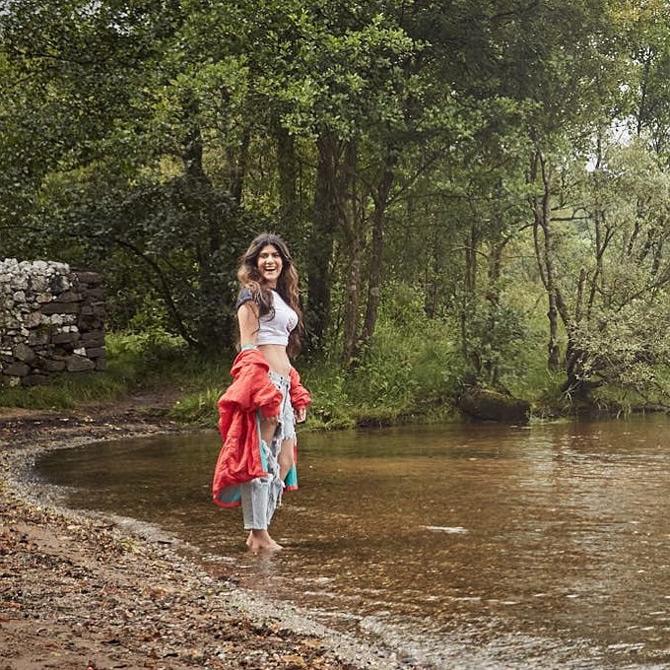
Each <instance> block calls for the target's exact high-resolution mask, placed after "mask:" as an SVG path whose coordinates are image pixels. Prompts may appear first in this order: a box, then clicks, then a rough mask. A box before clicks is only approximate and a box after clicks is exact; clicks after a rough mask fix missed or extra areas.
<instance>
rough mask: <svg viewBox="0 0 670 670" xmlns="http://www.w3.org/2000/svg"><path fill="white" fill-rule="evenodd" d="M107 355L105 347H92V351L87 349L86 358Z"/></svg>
mask: <svg viewBox="0 0 670 670" xmlns="http://www.w3.org/2000/svg"><path fill="white" fill-rule="evenodd" d="M104 355H105V348H104V347H91V348H90V349H89V348H88V347H86V356H88V358H100V357H102V356H104Z"/></svg>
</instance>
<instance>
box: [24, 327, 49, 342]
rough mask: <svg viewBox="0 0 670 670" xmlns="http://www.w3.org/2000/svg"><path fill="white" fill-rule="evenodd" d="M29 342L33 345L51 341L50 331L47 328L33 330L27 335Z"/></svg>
mask: <svg viewBox="0 0 670 670" xmlns="http://www.w3.org/2000/svg"><path fill="white" fill-rule="evenodd" d="M27 342H28V344H31V345H33V346H41V345H44V344H47V343H48V342H49V331H47V330H31V331H30V333H28V337H27Z"/></svg>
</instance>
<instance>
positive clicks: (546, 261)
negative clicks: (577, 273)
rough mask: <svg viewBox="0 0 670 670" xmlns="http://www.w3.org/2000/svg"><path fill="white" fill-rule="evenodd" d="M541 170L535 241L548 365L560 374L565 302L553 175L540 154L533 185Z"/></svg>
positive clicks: (535, 158) (533, 201) (536, 158)
mask: <svg viewBox="0 0 670 670" xmlns="http://www.w3.org/2000/svg"><path fill="white" fill-rule="evenodd" d="M538 170H539V173H540V175H541V177H542V186H543V193H542V196H541V197H537V196H533V197H532V198H531V206H532V210H533V240H534V243H535V256H536V259H537V263H538V268H539V270H540V277H541V279H542V283H543V284H544V288H545V290H546V292H547V302H548V310H547V318H548V319H549V342H548V343H547V366H548V367H549V369H550V370H552V371H554V372H556V371H558V370H560V368H561V363H560V348H559V344H558V316H559V310H558V303H559V300H560V301H561V303H562V300H561V299H560V296H559V289H558V286H557V284H556V273H555V269H554V240H553V230H552V227H551V209H550V202H549V199H550V195H551V183H550V179H549V174H548V171H547V167H546V164H545V159H544V157H543V156H542V154H541V153H540V152H539V151H537V152H535V154H534V155H533V157H532V160H531V182H532V183H534V182H535V181H536V179H537V176H538ZM540 231H542V235H543V238H544V244H541V241H540Z"/></svg>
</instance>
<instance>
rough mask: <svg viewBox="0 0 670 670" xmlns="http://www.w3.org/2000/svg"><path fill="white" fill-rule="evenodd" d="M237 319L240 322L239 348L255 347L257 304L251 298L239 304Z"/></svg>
mask: <svg viewBox="0 0 670 670" xmlns="http://www.w3.org/2000/svg"><path fill="white" fill-rule="evenodd" d="M237 321H238V323H239V324H240V349H243V348H245V347H246V348H247V349H249V348H250V347H255V346H256V332H257V331H258V306H257V305H256V304H255V303H254V302H253V301H251V300H248V301H247V302H245V303H243V304H242V305H240V307H239V309H238V310H237Z"/></svg>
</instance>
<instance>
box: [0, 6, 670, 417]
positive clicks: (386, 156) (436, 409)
mask: <svg viewBox="0 0 670 670" xmlns="http://www.w3.org/2000/svg"><path fill="white" fill-rule="evenodd" d="M668 9H669V7H668V4H667V2H665V1H664V0H649V1H648V2H643V3H640V2H632V1H629V0H605V1H600V0H598V1H597V2H596V1H592V0H584V1H583V2H579V3H575V2H568V1H567V0H565V1H564V0H558V1H557V2H553V3H551V4H546V3H535V2H530V3H522V2H516V1H513V0H505V1H503V2H495V3H491V2H488V1H484V0H474V1H472V2H468V3H461V2H450V1H447V2H421V3H414V2H409V3H408V2H394V1H389V2H372V1H370V2H362V3H361V2H355V3H352V2H347V1H346V0H339V1H338V2H332V1H331V0H315V1H313V2H303V1H301V2H297V0H295V1H292V0H288V1H286V0H282V2H281V3H279V2H276V1H275V0H262V1H261V2H259V1H258V0H255V1H254V2H253V3H252V2H246V1H240V2H235V3H203V2H199V1H198V0H189V1H188V2H172V1H171V0H152V1H147V2H125V1H124V0H119V1H118V2H111V3H98V4H95V5H91V3H90V2H86V1H84V0H56V1H54V2H50V3H43V2H41V1H39V0H26V1H25V2H22V3H13V4H12V5H11V6H10V7H9V9H8V11H7V12H5V13H3V15H2V16H0V82H1V84H2V88H3V90H4V91H6V95H4V96H2V99H0V125H1V127H2V133H1V134H0V156H1V157H2V161H3V165H4V166H6V168H5V169H4V170H3V171H2V173H1V174H0V255H2V256H14V257H18V258H21V259H24V258H38V257H43V258H49V259H54V260H60V261H66V262H68V263H70V264H72V265H73V266H75V267H81V268H95V269H98V270H100V271H101V272H102V273H103V274H104V277H105V284H106V289H107V306H108V311H109V323H108V325H109V330H110V332H111V333H112V335H111V336H110V337H109V338H108V348H109V351H110V356H109V361H110V363H109V370H108V372H106V373H104V374H101V375H96V376H95V377H94V378H82V379H79V380H74V381H65V379H64V378H63V380H61V381H59V383H58V384H56V385H53V386H51V387H47V388H44V389H28V390H21V391H18V390H16V389H4V390H0V404H33V405H44V406H62V405H67V404H69V403H73V402H80V401H82V400H86V399H87V398H93V397H96V398H109V399H113V398H116V397H121V396H122V395H123V394H126V393H128V392H131V391H132V390H133V389H137V388H146V387H147V386H152V385H153V386H155V387H166V386H167V387H172V388H177V389H179V399H178V401H177V404H175V406H174V409H173V412H174V414H175V415H176V416H180V417H182V418H187V419H189V420H193V419H198V420H201V421H203V422H205V423H207V422H211V418H210V417H211V413H212V405H213V402H214V400H215V398H216V396H217V395H218V393H219V392H220V390H221V389H222V388H223V387H224V386H225V384H226V383H227V379H228V375H227V370H228V367H229V363H230V357H231V355H232V352H233V350H234V339H235V330H236V329H235V323H234V313H233V305H234V299H235V294H236V291H237V287H236V281H235V268H236V263H237V259H238V257H239V255H240V253H241V252H242V251H243V250H244V249H245V248H246V246H247V244H248V242H249V241H250V239H251V237H252V236H253V235H254V234H255V233H257V232H260V231H262V230H273V231H276V232H278V233H280V234H282V235H283V236H284V237H285V238H286V239H287V240H288V241H289V243H290V246H291V248H292V250H293V252H294V255H295V257H296V261H297V264H298V267H299V268H300V269H301V271H302V278H303V289H304V296H303V297H304V306H305V316H306V327H307V336H306V342H305V350H304V352H303V354H302V356H301V359H300V361H299V362H298V363H297V366H298V367H299V368H300V369H301V371H304V377H305V378H306V380H307V382H308V385H309V386H310V387H311V388H313V389H314V392H315V406H314V411H313V413H312V421H313V425H315V426H327V427H335V426H347V425H368V424H372V425H374V424H379V423H388V422H398V421H410V420H413V419H416V418H417V417H421V418H422V419H423V420H426V419H429V418H444V417H445V416H448V415H449V413H450V412H451V411H452V408H453V405H454V402H455V398H456V397H457V396H458V393H459V390H460V389H461V388H463V386H464V385H468V384H478V385H482V386H486V387H489V388H492V389H496V390H499V391H502V392H505V393H510V394H512V395H515V396H518V397H522V398H526V399H529V400H531V401H533V402H534V404H535V407H536V411H537V412H540V413H543V412H547V413H556V412H570V411H574V410H575V409H583V408H593V407H596V408H598V407H602V408H608V407H609V408H615V409H617V410H619V409H621V408H626V407H631V406H639V405H659V404H663V403H665V402H666V401H667V398H668V394H669V392H670V370H668V361H670V355H669V354H670V328H669V326H670V309H669V308H670V299H669V298H670V296H669V294H668V284H669V283H670V246H669V244H668V238H669V237H670V223H669V222H670V197H669V196H670V162H669V159H670V142H669V140H670V84H669V83H668V82H669V81H670V78H669V77H668V68H669V67H670V39H668V38H669V36H670V18H669V17H670V12H669V11H668Z"/></svg>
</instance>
